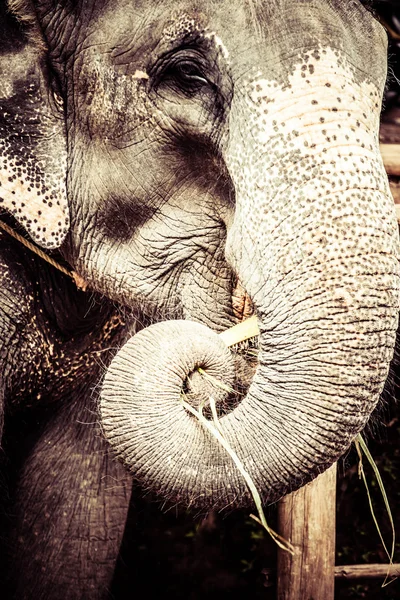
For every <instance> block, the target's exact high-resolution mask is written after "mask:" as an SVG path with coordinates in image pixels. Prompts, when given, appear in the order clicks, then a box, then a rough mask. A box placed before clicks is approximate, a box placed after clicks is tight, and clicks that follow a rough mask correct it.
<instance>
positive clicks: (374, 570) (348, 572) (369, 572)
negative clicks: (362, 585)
mask: <svg viewBox="0 0 400 600" xmlns="http://www.w3.org/2000/svg"><path fill="white" fill-rule="evenodd" d="M388 574H389V576H390V577H400V564H393V565H380V564H370V565H339V566H338V567H335V577H336V579H382V580H383V579H385V577H386V575H388Z"/></svg>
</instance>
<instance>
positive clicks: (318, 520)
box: [277, 464, 336, 600]
mask: <svg viewBox="0 0 400 600" xmlns="http://www.w3.org/2000/svg"><path fill="white" fill-rule="evenodd" d="M335 517H336V464H335V465H333V466H332V467H331V468H330V469H328V470H327V471H325V473H322V475H319V477H317V479H315V480H314V481H312V482H311V483H309V484H307V485H305V486H304V487H302V488H300V489H299V490H298V491H297V492H293V493H292V494H289V495H288V496H285V497H284V498H282V500H280V502H279V505H278V532H279V534H280V535H282V536H283V537H284V538H285V539H287V540H289V541H290V542H291V543H292V544H293V545H294V546H295V554H294V555H293V556H292V555H291V554H289V553H288V552H285V551H284V550H281V549H278V577H277V599H278V600H309V599H310V598H323V599H324V600H333V599H334V586H335V533H336V518H335Z"/></svg>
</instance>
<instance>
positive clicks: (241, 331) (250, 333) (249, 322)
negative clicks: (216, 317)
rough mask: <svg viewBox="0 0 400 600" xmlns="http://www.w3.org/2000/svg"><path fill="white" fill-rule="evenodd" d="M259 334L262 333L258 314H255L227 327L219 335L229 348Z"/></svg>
mask: <svg viewBox="0 0 400 600" xmlns="http://www.w3.org/2000/svg"><path fill="white" fill-rule="evenodd" d="M258 335H260V330H259V328H258V321H257V316H256V315H253V316H252V317H250V318H249V319H246V320H245V321H242V322H241V323H238V324H237V325H234V326H233V327H230V328H229V329H226V330H225V331H223V332H222V333H220V334H219V337H220V338H221V339H222V340H223V341H224V342H225V344H226V345H227V346H228V348H229V346H234V345H235V344H239V342H244V341H245V340H248V339H250V338H252V337H257V336H258Z"/></svg>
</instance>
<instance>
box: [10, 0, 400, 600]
mask: <svg viewBox="0 0 400 600" xmlns="http://www.w3.org/2000/svg"><path fill="white" fill-rule="evenodd" d="M0 6H1V9H0V10H1V18H0V29H1V35H0V64H1V67H0V68H1V78H0V145H1V164H0V211H1V213H0V219H1V222H2V223H4V224H6V225H7V226H9V227H10V228H11V229H12V230H13V231H16V232H19V233H20V235H22V237H23V238H24V239H25V238H27V239H28V238H29V240H31V242H32V243H33V244H34V245H35V247H38V248H40V249H41V251H42V252H44V253H45V255H46V256H48V257H50V258H51V260H52V261H53V263H55V264H56V265H58V266H60V265H61V266H62V267H64V271H65V269H66V270H67V272H62V271H60V270H58V269H57V268H55V266H54V265H49V264H48V262H46V261H44V260H43V258H42V257H41V256H37V255H36V254H35V253H33V252H32V250H31V249H29V248H26V247H25V246H24V245H23V244H22V243H21V242H20V241H19V240H16V239H14V238H13V237H11V236H10V235H9V233H8V232H6V231H4V230H0V231H1V233H0V276H1V287H0V340H1V344H0V374H1V378H0V407H1V409H0V410H1V415H2V417H1V418H2V420H1V425H2V426H3V425H4V436H3V450H4V452H3V455H2V462H3V463H4V464H3V470H4V472H5V473H6V475H4V482H3V483H2V484H1V486H0V488H1V489H2V494H1V495H2V497H3V503H4V505H5V508H4V511H3V512H4V513H6V514H7V516H6V519H5V521H6V530H7V533H6V534H4V536H2V537H3V538H4V539H3V542H4V543H3V546H4V547H5V556H4V560H3V561H1V562H2V563H3V564H5V565H6V568H5V574H6V577H7V580H8V583H7V585H8V586H9V588H10V592H9V594H10V596H9V597H10V598H11V597H15V598H18V599H31V598H41V599H53V600H57V599H59V598H65V597H66V598H68V599H72V600H74V599H83V598H85V599H88V598H90V599H100V598H106V597H108V594H109V593H110V586H111V582H112V578H113V573H114V569H115V564H116V560H117V557H118V551H119V548H120V545H121V540H122V536H123V533H124V527H125V522H126V515H127V511H128V508H129V503H130V495H131V488H132V481H133V480H134V481H135V482H139V485H140V486H141V488H142V489H143V491H144V492H149V493H152V494H154V495H155V496H156V497H157V498H160V499H161V500H162V501H163V502H167V503H171V504H174V503H181V504H183V505H186V506H192V507H196V508H199V509H201V510H205V511H207V510H209V509H211V508H217V509H221V510H222V509H225V508H227V507H231V508H232V507H240V506H242V507H243V506H249V505H250V504H251V496H250V494H249V492H248V489H247V486H246V482H245V481H244V480H243V478H242V476H241V475H240V473H239V472H238V470H237V469H236V467H235V465H234V464H233V462H232V459H231V457H230V456H229V455H228V454H227V453H226V451H225V449H224V448H223V447H221V446H220V445H219V444H218V443H216V441H215V439H213V437H212V436H211V435H210V434H209V432H208V431H207V430H206V429H205V428H203V426H202V425H201V423H199V422H198V420H197V419H195V418H194V417H193V415H192V414H191V413H190V412H189V411H188V410H187V409H186V408H185V406H184V405H183V404H182V402H181V399H182V394H185V395H186V397H187V401H188V402H189V403H190V404H191V405H192V406H193V407H199V406H200V407H203V406H205V409H204V410H205V413H204V414H205V415H206V417H207V418H210V416H209V415H208V413H207V410H208V408H207V403H208V402H209V401H210V398H211V397H213V398H214V399H215V403H216V405H215V406H216V411H217V414H218V424H219V426H220V428H221V431H222V432H223V436H224V438H225V439H226V441H227V443H229V445H230V447H231V448H232V449H233V450H234V451H235V453H236V455H237V456H238V457H239V459H240V460H241V462H242V464H243V466H244V468H245V469H246V471H247V472H248V473H249V474H250V476H251V477H252V479H253V481H254V483H255V485H256V487H257V489H258V490H259V491H260V494H261V497H262V501H263V502H264V503H272V502H275V501H276V500H278V499H279V498H280V497H282V496H283V495H284V494H287V493H289V492H291V491H293V490H296V489H297V488H299V487H300V486H302V485H304V484H305V483H307V482H308V481H311V480H312V479H313V478H315V477H316V476H317V475H318V474H319V473H321V472H323V471H324V470H325V469H327V468H328V467H329V466H330V465H331V464H332V463H334V462H335V461H336V460H337V459H338V458H339V457H340V456H341V455H342V454H343V453H344V452H345V451H346V450H347V449H348V447H349V446H350V444H351V442H352V440H353V439H354V437H355V436H356V435H357V434H358V432H359V431H360V430H362V429H363V427H364V426H365V424H366V423H367V421H368V419H369V417H370V415H371V413H372V411H373V410H374V408H375V406H376V405H377V403H378V401H379V398H380V396H381V393H382V390H383V388H384V385H385V381H386V379H387V376H388V371H389V367H390V363H391V361H392V357H393V353H394V347H395V339H396V331H397V325H398V312H399V236H398V228H397V221H396V215H395V210H394V206H393V199H392V198H391V194H390V190H389V186H388V180H387V176H386V173H385V170H384V166H383V163H382V159H381V156H380V153H379V139H378V130H379V116H380V110H381V103H382V95H383V90H384V86H385V80H386V70H387V60H386V54H387V36H386V33H385V30H384V28H383V27H382V25H381V24H380V23H379V22H378V20H377V19H376V18H375V16H374V13H373V7H372V5H371V3H370V2H363V1H361V0H346V1H344V0H318V2H316V1H314V0H296V1H294V0H247V1H245V0H236V3H235V6H234V7H232V5H231V3H230V2H227V1H226V0H219V1H216V0H203V1H202V2H198V1H197V0H175V1H174V2H172V1H169V2H158V1H156V0H154V1H152V2H142V1H140V0H97V1H96V2H95V1H94V0H85V1H83V0H60V1H58V2H54V1H53V0H9V2H8V3H7V4H6V3H5V2H2V3H1V4H0ZM232 8H233V10H232ZM70 270H71V271H73V272H74V273H75V274H77V276H79V280H78V282H79V281H80V282H81V288H82V289H80V288H79V286H77V285H76V284H75V282H74V281H73V280H72V279H71V278H70V277H69V276H68V272H69V271H70ZM82 281H83V282H84V285H82ZM84 287H85V288H86V289H83V288H84ZM251 315H255V316H256V318H257V323H258V329H259V335H258V336H257V338H256V339H253V340H252V341H251V342H250V343H248V344H242V345H241V344H238V346H237V347H236V348H234V349H233V350H229V349H228V348H227V346H226V344H225V343H224V341H223V339H222V338H221V336H220V335H219V334H220V333H222V332H223V331H225V330H226V329H229V328H230V327H232V326H233V325H235V324H237V323H239V322H241V321H243V320H244V319H245V318H247V317H248V316H251ZM243 346H244V347H243ZM202 373H205V374H206V375H208V377H206V376H204V375H202ZM216 380H220V381H219V383H218V385H217V384H216V382H215V381H216ZM228 390H229V391H228ZM7 507H8V508H7ZM4 531H5V530H4Z"/></svg>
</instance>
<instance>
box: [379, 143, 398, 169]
mask: <svg viewBox="0 0 400 600" xmlns="http://www.w3.org/2000/svg"><path fill="white" fill-rule="evenodd" d="M380 150H381V155H382V159H383V164H384V165H385V169H386V172H387V174H388V175H398V176H400V144H381V145H380Z"/></svg>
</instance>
